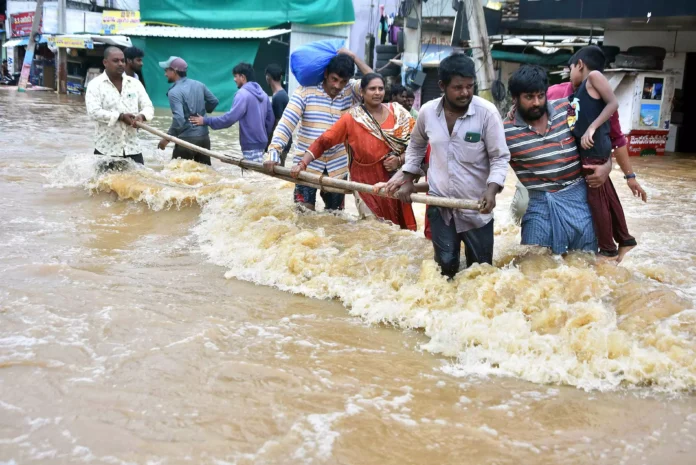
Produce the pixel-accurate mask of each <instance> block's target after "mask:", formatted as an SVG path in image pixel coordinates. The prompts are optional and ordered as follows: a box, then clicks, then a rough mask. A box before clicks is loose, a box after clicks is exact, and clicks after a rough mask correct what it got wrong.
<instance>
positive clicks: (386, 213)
mask: <svg viewBox="0 0 696 465" xmlns="http://www.w3.org/2000/svg"><path fill="white" fill-rule="evenodd" d="M394 113H395V112H394V108H393V106H392V105H389V116H388V117H387V119H386V120H385V121H384V122H383V123H382V124H381V128H382V129H383V130H384V131H385V132H386V131H388V130H390V129H393V128H394V125H395V124H396V121H397V118H396V117H395V115H394ZM411 121H413V120H411ZM412 129H413V124H410V127H409V128H408V131H409V134H410V131H411V130H412ZM340 143H344V144H345V145H346V146H347V147H350V150H349V151H350V152H351V155H352V157H351V163H350V178H351V180H352V181H355V182H360V183H364V184H376V183H378V182H387V181H389V173H388V172H387V170H386V169H385V168H384V164H383V161H384V159H385V158H386V156H387V155H388V154H389V153H391V152H393V149H392V148H391V147H390V146H389V145H388V144H387V142H385V141H384V140H382V139H380V138H378V137H376V136H375V135H374V134H373V132H371V131H369V130H368V129H367V128H366V127H365V126H364V125H362V124H360V123H358V122H357V121H356V120H355V118H353V116H352V114H351V112H347V113H345V114H344V115H343V116H342V117H341V118H340V119H339V120H338V121H337V122H336V124H334V125H333V126H332V127H331V128H330V129H329V130H328V131H326V132H325V133H324V134H323V135H322V136H321V137H319V138H318V139H316V140H315V141H314V143H313V144H312V145H311V146H310V147H309V151H310V152H311V153H312V155H314V157H315V158H319V157H320V156H321V155H322V154H323V153H324V151H326V150H328V149H330V148H331V147H333V146H334V145H336V144H340ZM355 195H360V199H361V200H362V201H363V202H364V203H365V205H367V207H368V208H369V209H370V210H371V211H372V213H374V214H375V216H377V217H379V218H382V219H385V220H387V221H391V222H392V223H394V224H398V225H399V226H400V227H401V229H410V230H412V231H415V230H416V217H415V215H414V214H413V208H412V207H411V204H408V203H403V202H401V201H399V200H395V199H389V198H386V197H379V196H375V195H370V194H365V193H362V192H361V193H355Z"/></svg>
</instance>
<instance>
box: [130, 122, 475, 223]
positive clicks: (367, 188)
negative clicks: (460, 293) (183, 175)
mask: <svg viewBox="0 0 696 465" xmlns="http://www.w3.org/2000/svg"><path fill="white" fill-rule="evenodd" d="M135 125H136V126H137V127H139V128H140V129H143V130H145V131H147V132H149V133H152V134H154V135H156V136H159V137H162V138H163V139H167V140H169V141H171V142H174V143H175V144H177V145H180V146H182V147H186V148H187V149H189V150H193V151H194V152H198V153H202V154H203V155H207V156H209V157H211V158H215V159H216V160H220V161H221V162H223V163H229V164H232V165H236V166H239V167H241V168H244V169H248V170H250V171H256V172H259V173H262V174H265V175H268V176H272V177H275V178H281V179H283V180H285V181H290V182H294V183H296V184H297V183H298V181H299V182H305V183H309V184H311V187H316V188H318V189H322V188H323V189H324V190H327V189H330V188H333V189H339V190H342V191H351V192H352V191H355V192H363V193H365V194H372V195H377V196H380V197H387V198H396V197H395V196H391V195H389V194H387V193H386V192H384V189H380V191H379V192H374V189H373V186H372V185H370V184H362V183H359V182H353V181H346V180H343V179H334V178H330V177H328V176H323V175H318V174H313V173H307V172H306V171H302V172H300V174H299V176H298V177H297V178H293V177H291V176H290V169H289V168H285V167H283V166H277V165H276V166H274V167H273V172H272V173H271V172H270V171H269V170H267V169H266V168H265V167H264V166H263V164H262V163H257V162H253V161H248V160H245V159H243V158H240V157H233V156H230V155H224V154H221V153H218V152H213V151H212V150H208V149H204V148H202V147H199V146H197V145H195V144H192V143H190V142H186V141H185V140H181V139H179V138H177V137H174V136H170V135H169V134H167V133H166V132H163V131H160V130H159V129H155V128H153V127H151V126H148V125H147V124H145V123H139V122H136V123H135ZM274 174H275V175H276V176H274ZM411 202H414V203H424V204H426V205H433V206H435V207H444V208H454V209H462V210H478V209H479V208H480V205H479V202H478V200H465V199H452V198H448V197H435V196H432V195H425V194H411Z"/></svg>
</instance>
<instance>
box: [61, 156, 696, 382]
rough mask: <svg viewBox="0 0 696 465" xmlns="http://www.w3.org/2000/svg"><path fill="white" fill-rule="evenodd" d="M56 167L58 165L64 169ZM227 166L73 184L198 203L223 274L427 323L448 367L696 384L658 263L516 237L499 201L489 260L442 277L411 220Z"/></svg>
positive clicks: (409, 324) (208, 249)
mask: <svg viewBox="0 0 696 465" xmlns="http://www.w3.org/2000/svg"><path fill="white" fill-rule="evenodd" d="M66 163H68V164H69V163H71V162H66ZM65 171H66V170H65V169H62V170H61V169H58V170H56V172H55V173H56V174H54V176H55V177H56V178H58V179H59V181H60V179H61V178H67V179H68V180H70V179H72V178H70V176H68V174H66V173H65ZM226 173H228V172H224V171H223V172H216V171H214V170H212V169H209V168H207V167H204V166H202V165H197V164H195V163H193V162H187V161H174V162H172V163H170V164H168V165H166V166H165V167H164V168H163V169H162V170H161V171H157V172H155V171H153V170H150V169H148V168H138V169H137V170H133V171H129V172H124V173H110V174H101V175H97V176H96V177H95V176H92V177H89V176H87V177H84V176H83V184H82V185H83V186H87V187H88V188H89V189H91V190H93V191H95V190H96V191H105V192H113V193H115V194H116V195H117V196H118V197H119V198H120V199H124V200H135V201H138V202H145V203H147V204H148V205H149V206H150V208H152V209H153V210H160V209H163V208H182V207H184V206H186V205H192V204H198V205H200V206H201V209H202V210H201V216H200V222H199V224H198V225H197V226H196V227H195V228H194V231H193V232H194V234H195V236H196V237H197V239H198V242H199V245H200V247H201V250H202V251H203V252H204V253H205V254H206V255H207V256H208V258H209V259H210V261H211V262H213V263H215V264H217V265H219V266H221V267H224V268H225V269H226V272H225V276H226V277H227V278H235V279H241V280H245V281H250V282H253V283H256V284H260V285H266V286H274V287H276V288H278V289H281V290H284V291H288V292H293V293H298V294H303V295H306V296H309V297H313V298H318V299H339V300H340V301H341V302H343V304H344V305H345V306H346V307H347V308H348V309H349V311H350V313H351V314H352V315H354V316H359V317H361V318H362V319H363V320H364V321H365V322H367V323H389V324H392V325H394V326H396V327H400V328H404V329H423V330H424V332H425V334H426V335H427V336H428V337H429V341H428V342H427V343H425V344H423V345H422V347H421V348H422V349H425V350H428V351H430V352H433V353H437V354H442V355H444V356H448V357H453V359H454V360H455V361H454V362H453V363H450V364H448V365H446V366H445V367H444V368H443V371H445V372H446V373H449V374H451V375H455V376H491V375H496V376H513V377H517V378H521V379H524V380H528V381H531V382H535V383H552V384H567V385H572V386H577V387H580V388H583V389H597V390H612V389H616V388H618V387H621V386H627V387H635V386H651V387H652V389H654V390H662V391H680V390H692V389H694V387H696V366H694V365H693V363H692V360H693V359H694V356H696V338H695V337H694V335H696V318H695V317H694V312H693V311H691V310H692V308H693V303H692V302H691V301H690V299H686V300H685V299H684V297H685V296H686V297H689V296H688V295H686V294H688V293H684V292H682V293H681V295H680V293H679V292H677V291H676V290H675V288H679V287H680V286H681V284H680V283H679V281H678V279H677V278H675V277H674V276H673V275H671V274H669V273H668V272H665V273H663V275H664V276H665V278H664V280H665V281H669V283H666V284H663V283H661V282H659V280H658V279H654V278H655V276H658V273H655V272H653V276H649V275H648V276H646V275H645V274H641V273H632V272H631V271H629V270H628V269H626V268H617V267H612V266H604V265H603V266H594V265H593V264H592V260H591V259H590V258H588V257H587V256H586V255H583V254H580V255H572V254H571V255H570V256H569V257H568V258H566V259H562V258H560V257H551V256H549V255H546V254H545V253H543V252H539V251H532V250H530V249H528V248H525V247H521V246H519V245H518V241H519V228H517V227H516V226H514V225H513V224H512V223H511V222H510V218H509V214H508V212H507V209H506V208H505V207H504V206H500V211H499V212H496V244H497V245H496V247H497V248H496V256H495V262H496V265H497V266H496V267H491V266H488V265H474V266H473V267H471V268H469V269H467V270H464V271H462V272H460V273H459V274H458V275H457V276H456V278H455V279H454V280H453V281H451V282H448V281H447V280H446V279H444V278H443V277H442V276H441V275H440V273H439V271H438V269H437V266H436V265H435V263H434V261H433V260H432V245H431V244H430V243H429V242H428V241H427V240H425V239H424V238H423V237H422V236H421V234H419V233H414V232H410V231H401V230H399V229H398V228H396V227H394V226H393V225H390V224H386V223H384V222H379V221H358V220H357V219H356V217H355V216H353V215H351V214H350V213H348V212H343V213H341V214H338V215H331V214H325V213H313V212H305V213H300V212H298V210H296V209H295V207H294V205H293V203H292V200H291V197H292V185H291V184H289V183H284V182H279V181H275V180H272V179H267V178H264V177H263V176H260V175H255V174H250V175H245V176H244V177H243V178H230V177H225V176H223V174H226ZM65 182H66V181H65V180H63V181H60V182H58V184H57V185H61V183H65ZM350 200H351V199H350V197H348V201H350ZM657 247H659V245H658V246H657ZM632 260H635V258H632ZM646 266H650V265H649V264H646ZM646 273H648V274H649V273H651V271H650V269H648V271H646ZM646 278H647V279H646ZM294 342H295V344H299V345H306V346H307V347H310V346H309V344H312V343H307V342H306V341H294Z"/></svg>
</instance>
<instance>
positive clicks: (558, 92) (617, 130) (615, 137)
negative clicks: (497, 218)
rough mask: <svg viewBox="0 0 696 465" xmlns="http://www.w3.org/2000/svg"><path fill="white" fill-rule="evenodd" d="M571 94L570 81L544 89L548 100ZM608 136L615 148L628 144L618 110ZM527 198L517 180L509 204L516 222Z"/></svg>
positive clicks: (612, 120)
mask: <svg viewBox="0 0 696 465" xmlns="http://www.w3.org/2000/svg"><path fill="white" fill-rule="evenodd" d="M571 95H573V84H572V83H570V82H563V83H561V84H556V85H553V86H551V87H549V88H548V90H547V91H546V98H547V99H549V100H559V99H563V98H568V97H570V96H571ZM609 138H610V139H611V145H612V147H614V148H615V149H616V148H619V147H625V146H626V144H628V140H627V139H626V136H624V134H623V132H622V131H621V123H620V122H619V112H618V111H617V112H616V113H614V114H613V115H611V118H610V119H609ZM528 200H529V194H528V193H527V189H526V188H525V187H524V185H522V183H520V182H519V181H518V182H517V190H516V191H515V197H514V198H513V200H512V204H511V205H510V207H511V209H512V216H513V218H514V219H515V221H516V222H517V223H519V222H520V221H522V217H523V216H524V212H525V211H526V210H527V202H528Z"/></svg>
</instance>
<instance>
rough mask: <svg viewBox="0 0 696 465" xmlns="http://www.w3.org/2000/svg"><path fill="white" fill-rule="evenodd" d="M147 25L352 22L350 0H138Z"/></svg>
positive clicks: (222, 26) (230, 26) (243, 26)
mask: <svg viewBox="0 0 696 465" xmlns="http://www.w3.org/2000/svg"><path fill="white" fill-rule="evenodd" d="M140 19H141V21H143V22H147V23H150V24H165V25H172V26H190V27H198V28H217V29H246V28H256V29H258V28H267V27H272V26H278V25H280V24H285V23H298V24H306V25H312V26H329V25H338V24H349V23H353V22H355V13H354V11H353V2H352V1H351V0H254V1H248V0H140Z"/></svg>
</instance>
